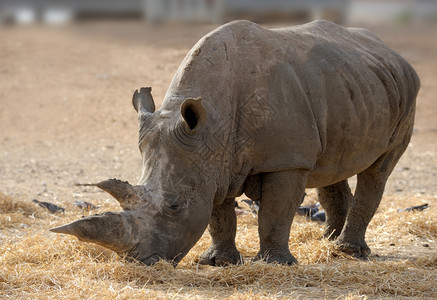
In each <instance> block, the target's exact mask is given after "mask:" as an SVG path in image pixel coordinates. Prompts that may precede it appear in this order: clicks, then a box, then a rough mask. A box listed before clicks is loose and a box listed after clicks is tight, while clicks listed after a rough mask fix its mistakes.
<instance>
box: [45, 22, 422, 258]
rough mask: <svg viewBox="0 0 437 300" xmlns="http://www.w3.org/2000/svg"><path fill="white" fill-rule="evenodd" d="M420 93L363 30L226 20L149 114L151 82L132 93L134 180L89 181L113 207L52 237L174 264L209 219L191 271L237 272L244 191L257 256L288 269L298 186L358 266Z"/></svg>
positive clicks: (410, 74)
mask: <svg viewBox="0 0 437 300" xmlns="http://www.w3.org/2000/svg"><path fill="white" fill-rule="evenodd" d="M419 85H420V82H419V79H418V76H417V74H416V73H415V71H414V70H413V68H412V67H411V66H410V65H409V64H408V63H407V62H406V61H405V60H404V59H403V58H402V57H401V56H399V55H398V54H397V53H395V52H394V51H393V50H391V49H389V48H388V47H387V46H386V45H385V44H384V43H383V42H382V41H381V40H380V39H379V38H378V37H376V36H375V35H373V34H372V33H370V32H369V31H368V30H365V29H359V28H344V27H341V26H339V25H336V24H334V23H331V22H328V21H323V20H318V21H313V22H311V23H308V24H304V25H300V26H295V27H289V28H280V29H265V28H263V27H261V26H259V25H257V24H255V23H252V22H249V21H234V22H231V23H228V24H225V25H223V26H221V27H219V28H217V29H216V30H213V31H212V32H210V33H208V34H207V35H205V36H204V37H203V38H202V39H200V40H199V42H198V43H197V44H196V45H195V46H194V47H193V48H192V49H191V50H190V51H189V53H188V54H187V56H186V57H185V59H184V60H183V62H182V64H181V65H180V67H179V69H178V71H177V72H176V74H175V75H174V78H173V80H172V82H171V84H170V86H169V88H168V91H167V93H166V95H165V98H164V100H163V102H162V106H161V108H160V109H159V110H156V111H155V104H154V101H153V98H152V95H151V88H142V89H140V91H136V92H135V94H134V96H133V106H134V108H135V110H136V111H137V112H138V118H139V128H140V129H139V149H140V152H141V155H142V160H143V171H142V176H141V178H140V179H139V182H138V184H137V185H131V184H129V183H128V182H124V181H120V180H117V179H109V180H105V181H103V182H100V183H99V184H98V186H99V187H100V188H101V189H103V190H105V191H107V192H109V193H110V194H111V195H112V196H113V197H114V198H115V199H117V200H118V202H119V203H120V206H121V207H122V209H123V210H122V211H120V212H106V213H103V214H97V215H93V216H89V217H85V218H82V219H80V220H78V221H75V222H73V223H70V224H67V225H64V226H61V227H58V228H54V229H52V231H53V232H58V233H64V234H70V235H74V236H76V237H78V238H79V239H80V240H82V241H85V242H91V243H96V244H99V245H102V246H104V247H107V248H109V249H112V250H114V251H116V252H117V253H119V254H121V255H124V256H127V257H130V258H132V259H135V260H138V261H140V262H143V263H144V264H147V265H149V264H153V263H155V262H157V261H158V260H160V259H164V260H168V261H171V262H172V263H173V264H174V265H177V264H178V263H179V261H180V260H181V259H182V258H183V257H184V256H185V255H186V254H187V252H188V251H189V250H190V249H191V248H192V247H193V245H194V244H195V243H196V242H197V241H198V240H199V239H200V237H201V236H202V234H203V232H204V231H205V229H206V228H207V227H208V224H209V232H210V235H211V238H212V242H211V245H210V247H209V249H207V250H206V251H205V252H204V253H203V254H202V255H201V256H200V258H199V263H201V264H208V265H217V266H219V265H226V264H236V263H240V262H241V255H240V253H239V251H238V250H237V248H236V245H235V234H236V227H237V226H236V216H235V211H234V199H235V197H237V196H240V195H242V194H243V193H245V194H246V195H247V196H248V197H249V198H251V199H252V200H254V201H260V208H259V217H258V225H259V237H260V248H259V252H258V254H257V255H256V257H255V258H254V259H255V260H264V261H266V262H277V263H281V264H293V263H296V262H297V260H296V259H295V258H294V257H293V256H292V254H291V253H290V250H289V246H288V240H289V235H290V226H291V223H292V220H293V217H294V215H295V213H296V210H297V208H298V206H299V204H300V200H301V199H302V196H303V194H304V191H305V188H318V198H319V201H320V203H321V204H322V206H323V208H324V209H325V211H326V215H327V220H326V231H325V236H326V237H327V238H330V239H332V240H335V243H336V245H337V246H338V247H339V249H341V250H343V251H345V252H346V253H349V254H352V255H354V256H356V257H358V258H367V257H368V255H369V253H370V249H369V247H368V246H367V244H366V242H365V232H366V229H367V226H368V224H369V222H370V220H371V219H372V217H373V215H374V214H375V211H376V210H377V208H378V205H379V203H380V201H381V198H382V195H383V191H384V188H385V184H386V181H387V178H388V177H389V175H390V173H391V172H392V170H393V168H394V166H395V164H396V163H397V161H398V160H399V158H400V157H401V155H402V153H403V152H404V151H405V149H406V148H407V146H408V144H409V141H410V137H411V135H412V131H413V123H414V115H415V99H416V95H417V93H418V89H419ZM354 175H357V186H356V189H355V192H354V194H352V193H351V189H350V187H349V185H348V181H347V180H348V178H350V177H352V176H354Z"/></svg>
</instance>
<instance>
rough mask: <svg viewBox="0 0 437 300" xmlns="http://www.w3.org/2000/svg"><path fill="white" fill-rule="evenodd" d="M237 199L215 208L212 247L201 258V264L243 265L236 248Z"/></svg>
mask: <svg viewBox="0 0 437 300" xmlns="http://www.w3.org/2000/svg"><path fill="white" fill-rule="evenodd" d="M234 203H235V198H227V199H226V200H225V201H224V202H223V203H222V204H220V205H217V206H214V208H213V211H212V215H211V220H210V222H209V227H208V229H209V233H210V234H211V238H212V242H211V246H210V247H209V248H208V250H206V251H205V252H204V253H203V254H202V255H201V256H200V258H199V263H200V264H203V265H211V266H223V265H229V264H238V263H242V259H241V256H240V252H238V250H237V247H236V246H235V234H236V232H237V217H236V215H235V207H234V205H235V204H234Z"/></svg>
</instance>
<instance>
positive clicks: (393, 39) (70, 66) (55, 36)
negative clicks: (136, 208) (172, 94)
mask: <svg viewBox="0 0 437 300" xmlns="http://www.w3.org/2000/svg"><path fill="white" fill-rule="evenodd" d="M212 28H214V26H211V25H203V26H196V27H195V26H184V27H181V26H168V27H165V28H163V27H158V28H156V27H149V26H146V25H144V24H141V23H104V24H102V23H84V24H79V25H70V26H66V27H61V28H49V27H45V26H37V27H10V28H0V191H1V192H3V193H5V194H8V195H12V196H16V197H18V198H20V199H22V200H25V201H31V200H32V199H38V200H40V201H50V202H54V203H57V204H61V205H63V206H64V207H65V208H66V209H73V206H72V205H71V203H73V202H74V201H75V200H87V201H90V200H91V201H95V202H99V203H105V202H111V203H112V202H114V201H115V200H113V199H112V198H110V197H109V196H108V195H107V194H105V193H103V192H100V191H98V190H97V189H96V188H95V187H83V186H76V185H75V184H77V183H95V182H98V181H101V180H104V179H107V178H113V177H117V178H121V179H123V180H128V181H130V182H134V183H135V182H136V181H137V180H138V178H139V176H140V174H141V165H140V164H141V160H140V154H139V151H138V148H137V116H136V113H135V111H134V109H133V108H132V105H131V96H132V93H133V92H134V90H135V89H137V88H139V87H141V86H152V87H153V95H154V98H155V101H157V102H158V103H159V102H160V101H161V99H162V98H163V97H164V94H165V92H166V89H167V87H168V85H169V83H170V81H171V78H172V76H173V74H174V73H175V71H176V69H177V67H178V66H179V64H180V62H181V61H182V59H183V57H184V56H185V54H186V53H187V51H188V50H189V49H190V48H191V47H192V45H194V43H195V42H196V41H197V40H198V39H199V38H200V37H201V36H202V35H203V34H205V33H207V32H208V31H210V30H211V29H212ZM371 29H372V30H373V31H374V32H375V33H376V34H378V35H379V36H380V37H382V39H383V40H385V41H386V42H387V43H388V44H389V45H390V46H391V47H392V48H394V49H395V50H397V51H398V52H399V53H400V54H401V55H403V56H404V57H405V58H406V59H407V60H408V61H409V62H410V63H411V64H412V65H413V66H414V67H415V69H416V70H417V72H418V74H419V77H420V78H421V81H422V88H421V90H420V93H419V96H418V103H417V118H416V119H417V122H416V125H415V132H414V136H413V139H412V141H411V144H410V147H409V148H408V150H407V151H406V153H405V155H404V156H403V157H402V159H401V161H400V162H399V164H398V166H397V167H396V169H395V170H394V173H393V175H392V177H391V179H390V180H389V182H388V184H387V189H386V194H387V195H391V196H394V197H391V199H396V197H401V198H408V197H413V196H414V197H416V198H417V199H419V200H420V199H422V198H423V201H418V202H419V203H417V204H422V202H424V201H426V202H428V203H430V204H431V205H436V204H437V189H436V178H437V118H436V114H437V102H436V98H435V97H436V96H435V95H437V80H436V79H437V55H436V53H437V30H436V27H431V26H425V25H414V26H403V27H396V26H388V27H376V28H371ZM383 201H384V200H383ZM391 205H392V206H393V207H394V208H398V206H397V204H396V203H392V204H391ZM399 208H400V207H399ZM47 234H50V233H47ZM0 241H1V239H0ZM412 251H413V250H412Z"/></svg>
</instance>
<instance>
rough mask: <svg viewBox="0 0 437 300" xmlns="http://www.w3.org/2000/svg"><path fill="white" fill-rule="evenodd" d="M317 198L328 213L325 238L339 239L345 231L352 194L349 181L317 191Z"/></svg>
mask: <svg viewBox="0 0 437 300" xmlns="http://www.w3.org/2000/svg"><path fill="white" fill-rule="evenodd" d="M317 196H318V199H319V202H320V204H321V205H322V206H323V209H324V210H325V211H326V217H327V219H326V229H325V233H324V236H325V237H326V238H329V239H330V240H334V239H335V238H337V237H338V236H339V235H340V233H341V230H342V229H343V225H344V222H345V220H346V216H347V211H348V207H349V203H351V202H352V197H353V196H352V193H351V190H350V188H349V184H348V182H347V180H343V181H340V182H338V183H335V184H332V185H330V186H326V187H322V188H318V189H317Z"/></svg>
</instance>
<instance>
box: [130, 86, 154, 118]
mask: <svg viewBox="0 0 437 300" xmlns="http://www.w3.org/2000/svg"><path fill="white" fill-rule="evenodd" d="M151 92H152V88H151V87H143V88H141V89H140V91H139V92H138V90H136V91H135V93H134V95H133V97H132V105H133V106H134V108H135V110H136V111H137V113H139V114H144V113H153V112H155V102H154V101H153V97H152V93H151Z"/></svg>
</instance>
